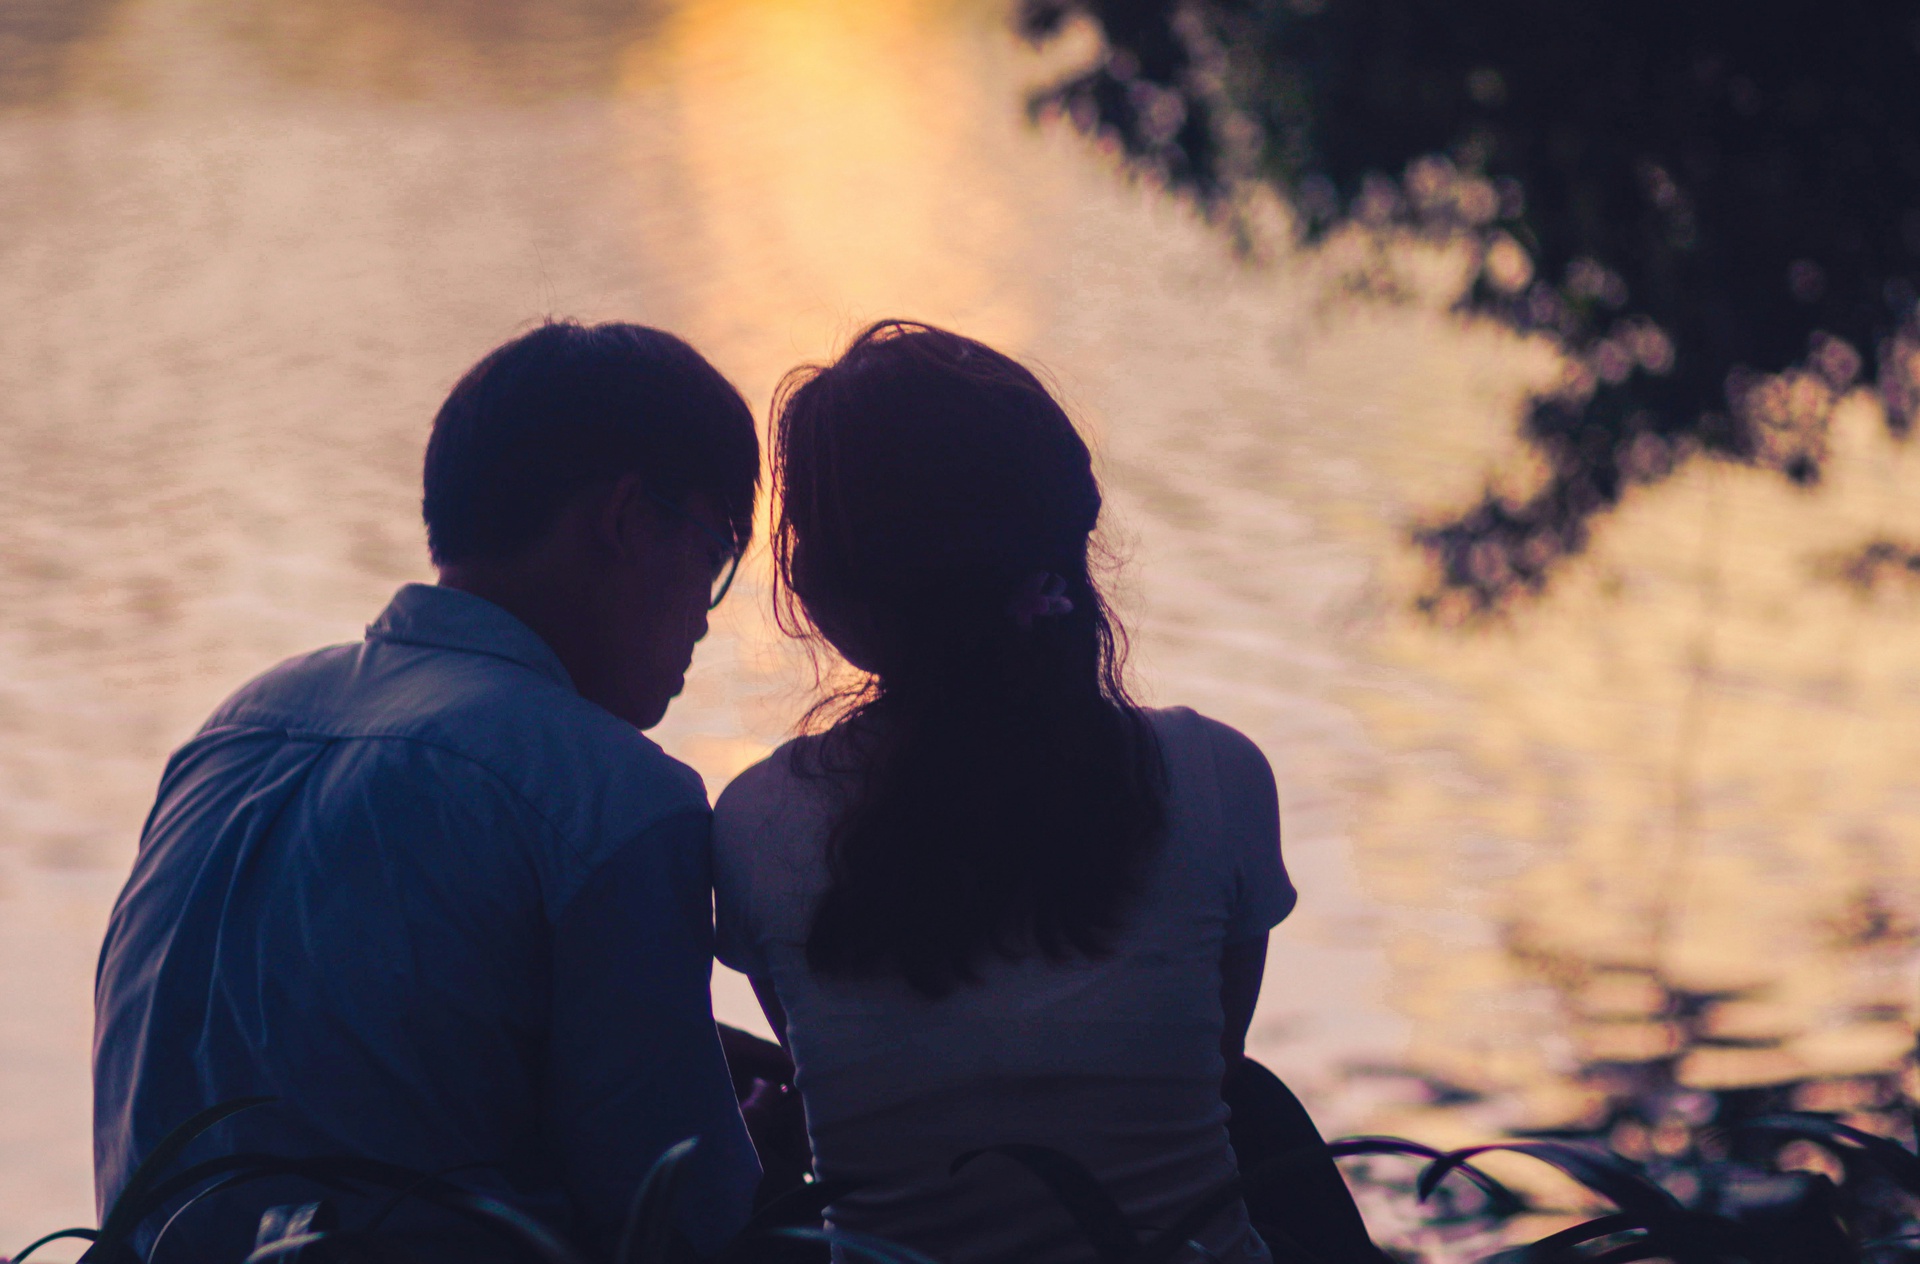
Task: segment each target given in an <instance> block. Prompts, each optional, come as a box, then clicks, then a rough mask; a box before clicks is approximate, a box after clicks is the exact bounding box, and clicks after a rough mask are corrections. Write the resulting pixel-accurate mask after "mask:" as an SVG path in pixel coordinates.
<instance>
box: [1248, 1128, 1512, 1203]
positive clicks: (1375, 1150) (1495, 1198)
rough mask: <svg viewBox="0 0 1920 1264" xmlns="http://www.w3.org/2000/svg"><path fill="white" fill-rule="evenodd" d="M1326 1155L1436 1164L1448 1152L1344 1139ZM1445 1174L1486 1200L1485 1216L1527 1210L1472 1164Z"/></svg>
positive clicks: (1392, 1140) (1386, 1140) (1393, 1140)
mask: <svg viewBox="0 0 1920 1264" xmlns="http://www.w3.org/2000/svg"><path fill="white" fill-rule="evenodd" d="M1296 1153H1297V1152H1296ZM1327 1153H1328V1154H1330V1155H1332V1156H1333V1157H1334V1158H1336V1159H1344V1158H1350V1157H1355V1156H1359V1155H1369V1154H1398V1155H1406V1156H1408V1157H1410V1158H1418V1159H1429V1160H1439V1159H1444V1158H1446V1157H1448V1156H1447V1152H1446V1151H1444V1150H1436V1149H1434V1148H1433V1147H1432V1146H1428V1145H1421V1144H1420V1143H1419V1142H1418V1141H1406V1140H1403V1139H1401V1138H1399V1137H1346V1138H1343V1139H1341V1140H1339V1141H1335V1142H1332V1143H1330V1144H1329V1145H1328V1146H1327ZM1293 1157H1294V1155H1293V1154H1292V1153H1289V1154H1283V1155H1279V1156H1277V1157H1276V1158H1274V1159H1271V1160H1269V1162H1273V1163H1278V1162H1280V1161H1281V1160H1282V1159H1292V1158H1293ZM1266 1166H1267V1165H1266V1164H1264V1163H1263V1164H1261V1168H1262V1169H1264V1168H1265V1167H1266ZM1448 1170H1449V1171H1452V1172H1458V1173H1459V1174H1460V1175H1461V1176H1462V1177H1464V1178H1466V1179H1467V1180H1468V1181H1470V1182H1471V1183H1472V1184H1473V1185H1474V1187H1475V1188H1476V1189H1478V1190H1479V1191H1480V1192H1481V1193H1483V1194H1485V1195H1486V1196H1487V1202H1488V1206H1487V1212H1488V1214H1490V1215H1493V1216H1498V1217H1506V1216H1512V1215H1516V1214H1518V1213H1519V1212H1522V1211H1525V1210H1526V1209H1527V1202H1526V1200H1525V1199H1524V1198H1522V1197H1520V1195H1518V1194H1516V1193H1514V1192H1513V1191H1512V1190H1510V1189H1508V1188H1507V1187H1506V1186H1505V1185H1502V1184H1501V1183H1500V1182H1499V1181H1496V1180H1495V1179H1493V1178H1492V1177H1491V1176H1488V1175H1487V1174H1486V1173H1485V1172H1482V1171H1481V1170H1480V1169H1479V1168H1477V1167H1475V1166H1474V1165H1473V1164H1471V1163H1468V1162H1466V1161H1464V1160H1460V1161H1456V1162H1455V1163H1454V1164H1453V1165H1452V1166H1451V1167H1450V1168H1449V1169H1448ZM1259 1176H1260V1170H1259V1169H1256V1170H1255V1172H1254V1174H1253V1175H1252V1176H1249V1177H1248V1178H1247V1179H1248V1180H1249V1181H1250V1182H1251V1181H1252V1180H1254V1179H1256V1178H1258V1177H1259ZM1434 1188H1435V1189H1438V1188H1439V1181H1438V1180H1436V1181H1435V1182H1434ZM1431 1192H1432V1191H1431V1190H1429V1191H1427V1193H1422V1194H1421V1195H1420V1196H1421V1197H1422V1198H1425V1197H1427V1194H1428V1193H1431Z"/></svg>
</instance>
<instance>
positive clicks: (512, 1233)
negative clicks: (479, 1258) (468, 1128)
mask: <svg viewBox="0 0 1920 1264" xmlns="http://www.w3.org/2000/svg"><path fill="white" fill-rule="evenodd" d="M458 1192H459V1193H460V1194H461V1195H462V1197H460V1198H459V1199H456V1200H452V1201H449V1202H448V1203H447V1204H446V1205H447V1206H448V1208H449V1209H450V1210H454V1211H460V1210H464V1211H466V1212H467V1213H468V1214H469V1215H470V1216H472V1217H473V1218H475V1219H478V1220H480V1221H481V1222H482V1223H484V1224H488V1225H490V1226H492V1227H493V1228H494V1229H495V1230H497V1231H499V1232H501V1233H503V1234H505V1235H506V1236H507V1237H509V1238H513V1239H515V1240H517V1241H518V1242H519V1243H520V1245H521V1246H524V1247H526V1248H527V1249H528V1250H529V1251H531V1252H532V1253H533V1254H534V1255H536V1256H537V1257H539V1259H540V1261H541V1264H580V1257H579V1256H577V1255H575V1254H574V1253H573V1252H572V1251H571V1250H570V1249H568V1247H567V1245H566V1244H565V1243H564V1242H562V1241H560V1239H559V1238H557V1237H555V1236H554V1234H553V1231H552V1230H550V1229H548V1228H547V1227H546V1226H545V1225H543V1224H541V1223H540V1222H539V1221H538V1220H535V1219H534V1218H533V1217H532V1216H529V1215H528V1214H527V1213H526V1212H524V1211H520V1210H518V1209H517V1208H513V1207H509V1206H507V1205H506V1204H505V1203H503V1202H500V1201H499V1200H497V1199H493V1198H488V1197H487V1196H486V1195H484V1194H475V1193H470V1192H468V1191H466V1190H461V1191H458Z"/></svg>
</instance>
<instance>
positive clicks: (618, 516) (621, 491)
mask: <svg viewBox="0 0 1920 1264" xmlns="http://www.w3.org/2000/svg"><path fill="white" fill-rule="evenodd" d="M659 533H660V507H659V506H658V505H657V504H655V503H654V499H653V497H652V495H650V494H649V493H648V491H647V489H646V487H645V486H644V485H643V484H642V483H641V481H640V476H639V475H638V474H622V475H621V476H620V477H618V478H616V479H614V480H613V485H612V486H611V487H609V488H608V489H607V492H606V495H605V496H603V497H602V498H601V501H600V505H599V509H598V511H597V512H596V513H595V515H594V535H595V537H596V539H597V540H598V541H599V543H600V544H601V545H602V547H604V548H606V549H607V550H608V551H609V553H610V554H611V555H612V556H614V557H616V558H619V559H621V560H623V561H632V560H634V559H635V558H637V557H639V556H640V555H642V554H643V553H645V552H646V551H647V550H648V548H649V547H650V546H651V544H652V542H653V540H654V538H655V537H656V536H657V535H659Z"/></svg>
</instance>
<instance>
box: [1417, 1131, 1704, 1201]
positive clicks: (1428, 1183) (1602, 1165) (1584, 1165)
mask: <svg viewBox="0 0 1920 1264" xmlns="http://www.w3.org/2000/svg"><path fill="white" fill-rule="evenodd" d="M1499 1151H1506V1152H1511V1153H1514V1154H1524V1155H1528V1156H1529V1157H1531V1158H1535V1159H1538V1160H1540V1161H1541V1162H1542V1163H1546V1164H1549V1165H1550V1166H1553V1167H1557V1168H1559V1169H1560V1170H1561V1171H1562V1172H1565V1173H1566V1174H1567V1175H1568V1176H1571V1177H1572V1178H1573V1179H1574V1180H1576V1181H1579V1182H1580V1183H1581V1184H1582V1185H1585V1186H1586V1187H1587V1188H1588V1189H1590V1190H1592V1191H1593V1192H1594V1193H1596V1194H1599V1195H1600V1196H1602V1197H1603V1198H1606V1199H1607V1200H1609V1201H1610V1202H1612V1203H1613V1205H1614V1206H1616V1207H1618V1208H1619V1209H1620V1210H1622V1211H1625V1212H1632V1213H1633V1214H1635V1215H1637V1216H1640V1217H1642V1218H1643V1221H1644V1220H1656V1221H1657V1220H1662V1219H1667V1218H1670V1217H1674V1216H1678V1215H1680V1214H1681V1213H1683V1212H1684V1211H1685V1210H1686V1209H1685V1208H1684V1207H1682V1206H1681V1205H1680V1202H1679V1200H1678V1199H1676V1198H1674V1196H1673V1195H1672V1194H1669V1193H1668V1192H1667V1191H1666V1190H1664V1189H1662V1188H1661V1187H1660V1186H1658V1185H1656V1184H1655V1183H1654V1182H1653V1181H1652V1180H1650V1179H1649V1178H1648V1177H1647V1175H1646V1174H1645V1173H1644V1172H1642V1171H1641V1170H1640V1169H1639V1168H1637V1167H1635V1166H1634V1165H1633V1164H1631V1163H1629V1162H1627V1161H1626V1160H1625V1159H1622V1158H1619V1157H1618V1156H1616V1155H1613V1154H1610V1153H1607V1152H1604V1151H1601V1150H1596V1149H1593V1148H1591V1147H1588V1146H1578V1145H1569V1144H1568V1143H1566V1142H1563V1141H1502V1142H1496V1143H1494V1144H1492V1145H1479V1146H1468V1147H1467V1148H1465V1149H1463V1150H1454V1151H1451V1152H1450V1153H1447V1154H1443V1155H1441V1156H1440V1157H1439V1158H1437V1159H1435V1160H1434V1161H1433V1162H1431V1163H1429V1164H1428V1165H1427V1170H1426V1171H1424V1172H1422V1173H1421V1174H1420V1180H1419V1183H1418V1185H1417V1186H1416V1188H1417V1189H1418V1191H1419V1194H1420V1197H1422V1198H1425V1197H1427V1196H1428V1195H1430V1194H1431V1193H1433V1191H1434V1190H1435V1189H1436V1188H1438V1187H1439V1185H1440V1182H1441V1181H1442V1180H1444V1179H1445V1178H1446V1175H1447V1173H1448V1172H1451V1171H1453V1170H1455V1169H1457V1168H1459V1167H1461V1166H1463V1165H1464V1164H1465V1163H1466V1161H1467V1160H1468V1159H1470V1158H1472V1157H1473V1156H1475V1155H1477V1154H1490V1153H1494V1152H1499Z"/></svg>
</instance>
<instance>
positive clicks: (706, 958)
mask: <svg viewBox="0 0 1920 1264" xmlns="http://www.w3.org/2000/svg"><path fill="white" fill-rule="evenodd" d="M708 820H709V818H708V816H707V814H706V813H705V812H704V811H690V812H685V813H681V814H679V815H676V816H673V817H670V818H668V819H667V820H665V821H662V822H660V823H658V824H656V825H654V826H653V827H652V828H650V829H648V830H647V831H646V832H645V833H643V834H642V835H641V836H640V837H638V838H636V839H634V840H633V841H632V842H630V843H628V844H627V845H626V846H625V847H623V848H621V850H620V851H619V852H618V853H616V854H615V855H614V856H613V857H612V858H611V859H610V860H607V861H606V862H604V863H603V864H602V865H601V866H600V867H599V868H598V869H597V870H595V871H594V873H593V874H592V875H591V876H590V877H589V878H588V880H587V883H586V885H585V886H584V887H583V888H582V889H581V891H580V893H579V894H578V895H576V896H575V897H574V898H573V900H572V902H571V903H569V904H568V905H567V907H566V909H565V910H564V911H563V912H562V914H561V917H560V921H559V924H558V925H557V926H556V927H555V929H554V944H553V1024H552V1037H551V1043H550V1046H549V1056H550V1058H551V1062H550V1065H549V1070H548V1080H549V1083H550V1085H551V1095H550V1098H549V1102H550V1106H549V1115H548V1120H549V1127H550V1129H551V1134H552V1139H553V1142H554V1145H555V1147H556V1150H557V1156H556V1157H557V1158H558V1161H559V1163H560V1164H561V1166H562V1169H563V1171H564V1172H565V1175H566V1182H567V1187H568V1190H569V1192H570V1193H571V1195H572V1197H573V1202H574V1208H575V1214H576V1215H577V1217H578V1223H577V1224H576V1226H575V1232H576V1237H578V1238H579V1240H580V1241H581V1243H582V1245H584V1246H585V1247H586V1248H587V1249H588V1250H589V1251H590V1252H593V1253H594V1255H595V1256H596V1257H598V1258H604V1257H605V1256H607V1255H608V1254H610V1253H611V1248H612V1246H613V1244H614V1242H615V1241H616V1240H617V1239H618V1236H619V1233H620V1229H621V1226H622V1223H623V1222H624V1219H625V1217H626V1214H627V1208H628V1206H629V1204H630V1203H631V1201H632V1198H633V1194H634V1191H635V1190H636V1189H637V1188H638V1187H639V1185H640V1182H641V1180H642V1179H644V1177H645V1176H646V1172H647V1169H648V1168H649V1167H650V1166H651V1165H652V1163H653V1161H654V1160H655V1159H657V1158H658V1157H659V1156H660V1154H661V1153H662V1152H663V1151H665V1150H666V1149H667V1148H668V1147H669V1146H671V1145H673V1144H675V1143H676V1142H679V1141H682V1140H684V1139H686V1138H688V1137H693V1136H698V1137H699V1138H700V1148H699V1150H698V1152H697V1153H696V1155H695V1157H694V1158H693V1160H692V1166H691V1168H690V1169H689V1171H688V1174H687V1179H686V1181H685V1182H684V1183H683V1184H682V1186H681V1194H680V1225H681V1228H682V1229H683V1231H684V1232H685V1233H686V1235H687V1238H688V1239H689V1241H690V1242H691V1243H692V1245H693V1246H694V1248H695V1249H696V1250H698V1251H700V1252H702V1253H706V1254H710V1253H712V1252H713V1251H715V1250H717V1249H718V1248H719V1247H720V1246H721V1245H723V1244H724V1243H725V1242H726V1240H727V1239H728V1238H729V1237H731V1236H732V1235H733V1233H734V1232H735V1231H737V1230H738V1229H739V1227H740V1226H741V1224H742V1223H744V1221H745V1219H746V1216H747V1213H748V1210H749V1208H750V1207H751V1205H752V1201H753V1193H754V1188H755V1186H756V1185H757V1184H758V1182H759V1179H760V1166H759V1163H758V1161H757V1160H756V1159H755V1158H754V1153H753V1147H752V1145H751V1143H750V1142H749V1141H748V1140H747V1132H746V1127H745V1125H744V1124H742V1122H741V1120H740V1111H739V1109H738V1107H737V1106H736V1105H735V1104H734V1094H733V1086H732V1083H731V1081H730V1079H729V1078H728V1074H727V1064H726V1059H725V1058H724V1056H723V1055H722V1054H721V1051H720V1041H719V1037H718V1036H717V1034H716V1033H715V1030H714V1025H713V1002H712V994H711V992H710V990H709V989H710V987H711V981H710V971H711V958H712V952H713V929H712V923H711V921H710V914H709V911H708V910H709V907H710V905H709V899H710V896H709V894H708V891H709V886H708V859H707V838H708V834H707V831H708Z"/></svg>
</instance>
